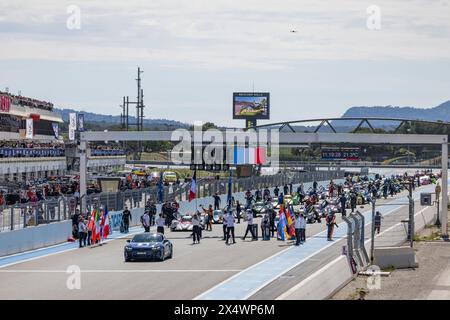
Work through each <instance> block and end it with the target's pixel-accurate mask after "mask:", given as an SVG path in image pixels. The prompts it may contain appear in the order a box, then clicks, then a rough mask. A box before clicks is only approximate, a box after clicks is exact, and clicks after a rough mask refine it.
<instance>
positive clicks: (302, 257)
mask: <svg viewBox="0 0 450 320" xmlns="http://www.w3.org/2000/svg"><path fill="white" fill-rule="evenodd" d="M431 188H432V185H431V186H427V187H425V188H424V189H422V190H420V191H419V192H414V194H413V198H414V200H417V199H418V196H419V195H420V192H423V191H430V189H431ZM402 199H407V197H401V198H398V199H395V200H393V201H398V200H402ZM389 207H390V208H389ZM392 207H394V208H392ZM401 207H403V206H402V205H396V206H389V205H386V206H383V205H381V206H380V207H379V211H382V212H383V214H384V215H385V216H387V215H389V214H392V213H393V212H395V211H397V210H399V209H400V208H401ZM387 209H390V210H387ZM386 210H387V211H386ZM364 216H365V219H366V221H367V223H366V224H365V226H367V225H370V223H371V218H372V216H371V210H367V211H365V212H364ZM339 226H340V227H341V228H338V229H337V230H336V231H335V237H334V238H336V239H338V238H342V239H343V238H346V236H347V224H346V223H345V222H342V223H340V224H339ZM326 232H327V231H326V230H324V231H322V232H320V233H318V234H316V235H314V236H312V237H310V238H308V239H307V240H309V241H307V242H306V244H305V245H303V246H302V247H301V248H300V247H289V248H287V249H285V250H283V251H281V252H278V253H276V254H275V255H273V256H271V257H268V258H266V259H264V260H263V261H260V262H258V263H256V264H254V265H252V266H250V267H248V268H246V269H245V270H243V271H241V272H239V273H237V274H235V275H233V276H231V277H230V278H228V279H226V280H224V281H222V282H221V283H219V284H217V285H215V286H213V287H212V288H210V289H209V290H207V291H205V292H204V293H202V294H200V295H198V296H197V297H195V298H194V300H211V299H212V300H220V299H224V300H232V299H233V300H245V299H248V298H249V297H251V296H252V295H253V294H255V293H256V292H258V291H259V290H261V289H262V288H264V287H265V286H266V285H268V284H269V283H271V282H272V281H274V280H276V279H277V278H278V277H280V276H281V275H282V274H284V273H286V272H288V271H289V270H292V269H293V268H295V267H296V266H298V265H299V264H301V263H303V262H304V261H306V260H307V259H309V258H311V257H312V256H315V255H316V254H317V253H319V252H321V251H323V250H325V249H326V248H328V247H331V246H332V245H333V244H334V243H336V242H331V243H326V242H324V241H323V239H321V238H320V237H321V236H322V237H323V235H325V234H326ZM291 251H293V252H291ZM297 252H298V255H297V254H295V253H297ZM293 253H294V254H293Z"/></svg>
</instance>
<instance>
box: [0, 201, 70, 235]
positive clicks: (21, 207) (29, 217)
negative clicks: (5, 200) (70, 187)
mask: <svg viewBox="0 0 450 320" xmlns="http://www.w3.org/2000/svg"><path fill="white" fill-rule="evenodd" d="M69 218H70V215H69V207H68V205H67V201H66V198H65V197H55V198H50V199H46V200H42V201H38V202H28V203H18V204H15V205H12V206H0V232H1V231H9V230H17V229H22V228H27V227H34V226H37V225H40V224H48V223H51V222H57V221H63V220H67V219H69Z"/></svg>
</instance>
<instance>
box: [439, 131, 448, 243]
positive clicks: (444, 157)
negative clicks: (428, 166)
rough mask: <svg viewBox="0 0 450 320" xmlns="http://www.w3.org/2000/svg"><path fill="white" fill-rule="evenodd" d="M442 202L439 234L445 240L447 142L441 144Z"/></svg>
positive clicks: (446, 222) (446, 219)
mask: <svg viewBox="0 0 450 320" xmlns="http://www.w3.org/2000/svg"><path fill="white" fill-rule="evenodd" d="M441 158H442V175H441V180H442V190H441V191H442V192H441V194H442V202H441V234H442V237H445V238H447V237H448V232H447V224H448V218H447V215H448V141H447V139H445V141H444V142H443V143H442V157H441Z"/></svg>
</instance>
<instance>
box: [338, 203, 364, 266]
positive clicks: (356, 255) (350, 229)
mask: <svg viewBox="0 0 450 320" xmlns="http://www.w3.org/2000/svg"><path fill="white" fill-rule="evenodd" d="M342 219H343V220H344V221H345V222H346V223H347V246H346V250H345V251H346V254H347V257H348V259H349V262H350V265H351V266H352V271H353V273H354V274H355V273H357V272H358V271H361V270H364V269H365V268H367V266H369V265H370V259H369V256H368V254H367V251H366V247H365V246H364V242H365V238H364V237H365V230H364V229H365V218H364V216H363V215H362V214H361V213H360V212H359V211H356V212H354V213H350V214H349V215H348V216H343V217H342Z"/></svg>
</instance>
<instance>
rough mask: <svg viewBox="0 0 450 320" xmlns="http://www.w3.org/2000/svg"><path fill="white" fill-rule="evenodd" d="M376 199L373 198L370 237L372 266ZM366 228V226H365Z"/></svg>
mask: <svg viewBox="0 0 450 320" xmlns="http://www.w3.org/2000/svg"><path fill="white" fill-rule="evenodd" d="M375 202H376V201H375V197H372V225H371V226H372V234H371V237H370V264H371V265H373V260H374V250H375ZM363 227H364V226H363Z"/></svg>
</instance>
